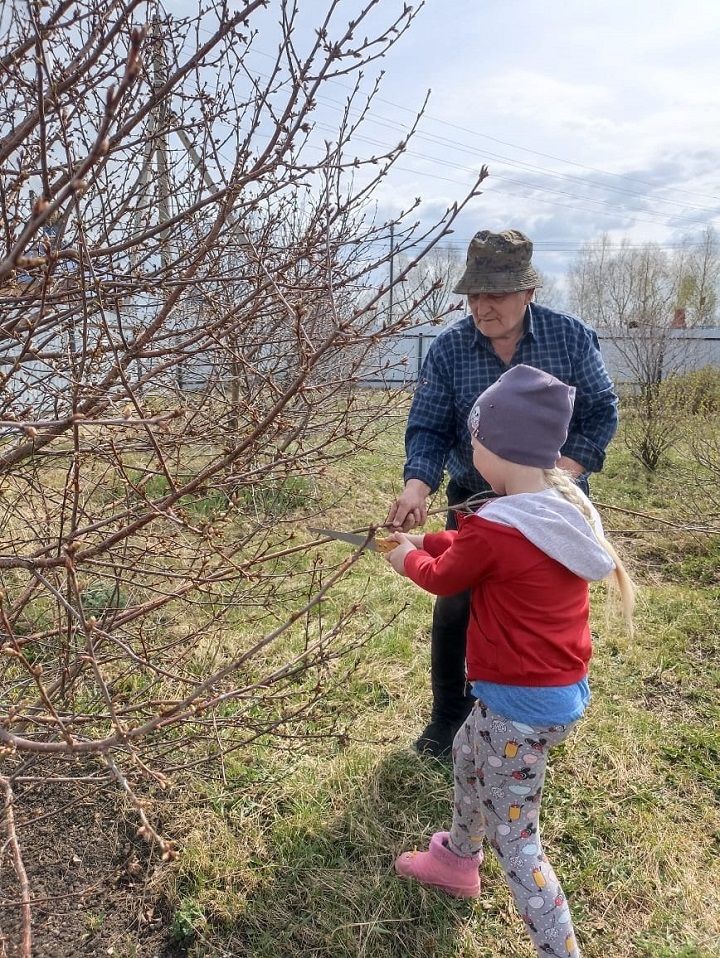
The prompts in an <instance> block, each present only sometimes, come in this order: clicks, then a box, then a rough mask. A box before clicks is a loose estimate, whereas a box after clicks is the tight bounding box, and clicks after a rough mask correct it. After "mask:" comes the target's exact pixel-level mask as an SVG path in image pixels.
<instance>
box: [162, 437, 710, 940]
mask: <svg viewBox="0 0 720 958" xmlns="http://www.w3.org/2000/svg"><path fill="white" fill-rule="evenodd" d="M400 435H401V433H400V430H399V429H396V430H395V432H394V434H393V433H388V434H387V435H386V436H385V437H384V439H383V440H382V443H381V448H379V449H378V451H377V453H373V454H370V453H368V454H364V455H363V456H362V457H358V458H356V459H355V460H354V461H353V462H352V463H350V464H349V466H348V469H347V470H345V468H344V467H343V468H341V467H339V466H338V467H337V474H336V476H335V477H334V478H333V481H334V482H335V483H336V484H337V488H344V489H347V490H348V494H347V495H346V496H344V497H341V501H340V502H338V503H337V504H336V506H335V508H334V509H333V511H332V514H331V515H330V516H329V519H328V521H332V522H337V523H338V524H340V523H342V524H343V525H344V526H346V527H351V526H358V525H361V524H362V523H363V521H369V520H371V519H377V518H382V513H383V511H384V509H385V507H386V504H387V501H388V500H389V498H390V497H391V495H392V494H393V491H394V490H396V489H397V487H398V482H399V480H398V475H399V467H400V464H401V458H402V454H401V450H400V446H399V445H398V442H399V438H400ZM623 458H624V454H623V452H622V450H621V449H620V448H618V449H617V450H616V451H615V452H614V453H613V454H612V456H611V462H610V464H609V465H610V468H609V470H608V474H607V477H603V478H602V479H601V480H598V482H597V484H596V485H597V497H598V498H599V499H604V500H606V501H617V502H622V501H627V500H628V499H630V500H631V501H635V500H636V497H637V496H638V492H637V490H638V488H639V487H640V486H641V485H642V483H643V481H644V480H643V477H641V476H638V475H637V473H636V472H634V471H633V472H628V475H630V479H629V480H628V481H625V480H624V479H623V470H624V469H626V468H627V465H628V463H627V461H625V462H624V461H623ZM673 481H674V480H673V475H672V472H669V473H668V474H667V475H666V476H664V477H663V476H660V477H656V478H655V479H653V481H652V485H651V487H650V488H648V489H646V492H647V493H648V498H650V499H652V501H653V502H654V503H655V506H654V508H656V509H657V508H659V506H658V505H657V504H658V503H662V504H664V507H665V508H667V505H668V503H671V502H672V488H673ZM645 482H646V485H647V481H646V480H645ZM662 485H664V486H665V488H664V490H663V489H661V488H660V487H661V486H662ZM635 541H636V542H637V541H640V540H639V539H636V540H635ZM657 541H658V542H660V541H661V540H659V539H658V540H657ZM642 543H643V545H642V548H640V547H639V546H638V547H637V548H636V551H637V553H638V555H640V556H641V555H642V551H643V549H646V548H650V547H652V545H653V542H652V537H644V538H642ZM656 544H657V543H656ZM658 548H659V546H658ZM341 549H342V547H340V546H338V547H334V546H333V547H328V557H329V558H330V556H332V555H334V553H335V552H336V551H337V550H341ZM678 551H679V546H678V547H677V549H676V554H674V555H673V556H672V560H673V561H672V563H668V564H667V565H666V566H664V567H663V570H661V573H662V574H661V573H659V572H658V571H657V569H654V570H653V571H652V575H651V576H649V577H648V581H647V583H646V588H645V590H644V593H643V596H642V599H641V602H640V607H639V611H638V629H637V636H636V639H635V640H633V641H632V642H631V641H629V640H628V639H627V638H626V637H625V636H624V635H623V634H622V632H621V631H619V630H618V627H617V624H616V623H614V622H613V620H612V619H611V620H609V621H608V620H607V619H606V617H605V615H604V613H603V611H602V607H601V603H596V613H595V622H594V625H595V628H596V630H597V632H598V639H597V642H596V659H595V662H594V668H593V686H594V703H593V705H592V707H591V710H590V711H589V713H588V715H587V717H586V719H585V720H584V722H583V723H582V725H581V726H580V728H579V729H578V731H577V733H576V734H575V735H574V736H573V738H572V740H571V741H569V742H567V743H566V744H565V745H564V746H562V747H561V748H560V749H558V750H557V753H556V754H555V755H554V760H553V762H552V768H551V773H550V776H549V781H548V786H547V797H546V801H545V815H544V838H545V843H546V846H547V848H548V851H549V853H550V855H551V856H552V858H553V860H554V863H555V865H556V868H557V870H558V871H559V873H560V875H561V877H562V880H563V883H564V886H565V890H566V892H567V894H568V897H569V898H570V901H571V904H572V908H573V911H574V915H575V919H576V925H577V929H578V935H579V938H580V942H581V945H582V947H583V953H584V955H585V956H586V958H601V956H602V958H607V956H609V955H612V956H613V958H711V956H717V955H720V949H719V948H718V944H717V942H718V941H720V907H719V906H720V892H719V890H718V883H717V868H716V863H717V855H718V852H719V851H720V848H719V847H718V846H719V844H720V802H719V801H718V800H719V798H720V781H719V779H718V769H719V768H720V754H719V753H718V734H717V730H718V719H719V718H720V714H719V711H718V702H717V687H718V679H719V678H720V675H719V674H718V651H720V650H719V648H718V636H717V625H716V623H717V621H718V611H720V590H718V587H717V585H714V584H708V580H709V581H710V582H711V583H712V579H713V575H712V573H713V570H714V571H715V572H716V571H717V569H716V566H715V565H714V563H715V561H716V560H715V558H714V556H713V554H712V550H710V552H709V554H707V555H706V563H707V565H708V568H706V569H705V571H706V573H707V575H706V576H705V577H703V576H700V577H698V576H696V577H695V579H694V580H693V581H689V582H688V581H687V577H685V578H681V579H680V580H679V581H678V580H677V576H675V575H673V568H676V567H677V563H678V561H681V560H682V556H680V555H679V554H678ZM694 561H697V555H696V556H695V559H694ZM637 571H638V573H639V575H640V577H641V578H642V576H643V566H642V563H641V562H640V563H639V564H638V570H637ZM358 599H359V601H360V602H361V604H362V609H363V615H362V616H361V617H360V618H359V619H358V620H356V621H355V625H354V626H353V628H356V629H361V628H363V627H365V628H368V629H373V628H375V627H376V626H377V625H378V624H379V623H380V622H381V621H383V620H384V619H387V618H389V617H390V616H392V615H393V614H395V613H397V611H398V609H400V608H402V607H404V610H403V611H402V612H400V614H399V615H398V616H397V618H396V619H395V620H394V621H393V623H392V624H391V625H390V626H389V627H388V628H387V630H386V631H385V632H384V633H383V634H381V635H378V636H375V637H374V638H373V639H371V640H370V641H369V643H368V644H367V645H366V647H365V648H364V649H363V650H362V651H361V652H359V653H357V655H358V658H359V667H358V668H357V669H356V671H354V672H353V674H352V676H351V677H350V679H349V680H348V684H347V686H346V687H345V688H344V689H343V690H341V692H339V693H338V692H336V693H333V694H334V699H333V700H331V702H330V703H329V705H330V706H331V708H334V709H335V710H336V712H337V715H338V716H340V717H341V718H342V719H344V721H345V723H346V725H347V730H348V739H347V741H346V743H345V744H344V745H327V744H323V743H319V744H318V745H317V747H316V748H310V747H306V748H305V749H304V750H303V751H302V752H298V751H297V750H294V749H293V747H292V743H287V747H285V748H283V747H282V746H283V743H282V742H281V743H273V742H272V741H267V742H261V743H259V744H258V745H257V746H256V747H255V749H254V751H253V752H252V753H251V754H247V753H245V754H243V755H242V756H234V757H233V758H232V760H228V761H226V763H225V767H224V768H223V769H222V770H215V773H214V774H210V775H207V776H205V777H204V779H203V781H202V782H194V783H192V787H191V788H185V789H184V790H182V791H180V790H178V791H177V793H176V797H175V804H173V805H171V806H170V805H166V806H165V813H166V814H167V816H168V827H170V828H171V830H173V831H174V832H175V833H176V834H180V835H182V834H184V835H185V841H184V847H183V852H182V855H181V857H180V860H179V862H178V863H177V865H176V867H175V868H174V870H173V871H172V872H165V873H164V874H163V876H161V879H160V881H161V883H162V889H163V891H164V893H165V894H166V895H167V896H168V898H169V900H170V902H171V903H172V906H173V908H174V912H175V920H174V926H173V928H174V933H175V937H176V939H177V940H178V942H181V943H182V944H183V945H184V948H185V949H186V951H187V954H188V955H190V956H193V958H200V956H203V958H209V956H220V955H227V956H231V955H232V956H253V958H290V956H297V955H312V956H318V958H320V956H322V958H345V956H347V958H350V956H363V958H394V956H398V958H400V956H409V955H413V956H422V955H433V956H436V958H456V956H457V958H459V956H461V955H462V956H463V958H505V956H507V958H510V956H513V958H516V956H523V958H529V956H530V955H531V953H532V949H531V947H530V945H529V942H526V941H525V938H524V932H523V929H522V922H521V921H520V919H519V918H518V916H517V914H515V912H514V907H513V905H512V904H511V902H510V897H509V893H508V890H507V887H506V886H505V883H504V881H503V880H502V877H501V874H500V872H499V869H498V867H497V865H496V863H495V862H494V861H493V859H492V857H491V856H490V855H489V856H488V860H487V866H486V869H485V893H484V895H483V897H482V899H481V900H479V901H478V902H476V903H473V904H468V903H459V902H456V901H452V900H448V899H446V898H444V897H443V896H441V895H440V894H436V893H434V892H431V891H426V890H423V889H422V888H419V887H418V886H415V885H412V884H406V883H403V882H400V881H399V880H397V879H396V878H395V877H394V875H393V873H392V867H391V866H392V859H393V856H394V854H395V853H396V852H398V851H399V850H401V849H403V848H408V847H413V846H415V845H417V846H419V845H422V844H423V843H424V842H425V841H426V840H427V838H428V836H429V835H430V833H431V832H432V831H434V830H436V829H437V828H439V827H442V826H444V825H445V824H446V823H447V822H448V820H449V814H450V774H449V770H448V769H447V768H446V767H445V766H444V765H442V764H440V763H437V762H432V761H427V760H421V759H419V758H418V757H417V756H415V755H414V754H413V753H412V752H411V751H410V749H409V747H408V746H409V745H410V743H411V741H412V738H413V735H414V734H415V733H416V732H417V730H418V729H419V728H420V727H421V725H422V721H423V718H424V716H425V714H426V711H427V705H428V684H429V683H428V643H427V637H428V629H429V619H430V608H431V604H430V600H429V598H428V597H427V596H426V595H424V594H422V593H420V592H419V591H418V590H416V589H415V588H414V587H413V586H411V585H410V584H409V583H407V582H405V581H400V580H398V579H397V578H396V577H394V575H393V574H392V573H391V572H390V570H389V569H388V568H387V567H386V566H385V565H384V564H383V563H382V561H381V560H380V559H378V558H377V557H375V556H371V555H368V556H366V557H365V558H364V559H363V560H362V561H361V563H360V564H359V566H358V567H356V568H355V569H354V570H353V572H352V574H351V575H350V576H349V577H348V579H347V580H346V581H345V583H343V584H342V586H341V587H340V588H339V589H338V590H337V591H336V593H335V595H334V597H333V598H332V599H331V601H330V605H331V606H332V604H333V603H334V604H335V606H336V607H337V608H341V607H342V605H343V603H347V602H349V601H353V600H358ZM331 612H332V608H329V609H328V614H331Z"/></svg>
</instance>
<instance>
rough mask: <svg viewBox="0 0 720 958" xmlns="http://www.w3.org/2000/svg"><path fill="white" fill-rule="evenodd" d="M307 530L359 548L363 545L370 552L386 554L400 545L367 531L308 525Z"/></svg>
mask: <svg viewBox="0 0 720 958" xmlns="http://www.w3.org/2000/svg"><path fill="white" fill-rule="evenodd" d="M308 532H313V533H314V534H315V535H318V536H326V537H327V538H328V539H337V540H338V541H339V542H347V543H348V544H349V545H351V546H355V547H356V548H360V547H361V546H365V548H366V549H369V550H370V551H371V552H380V553H382V554H383V555H386V554H387V553H388V552H392V551H393V549H395V548H397V546H399V545H400V543H399V542H396V541H395V540H394V539H388V538H385V537H383V536H376V535H372V536H371V535H370V534H369V532H367V533H364V534H363V533H357V532H342V531H341V530H339V529H314V528H312V527H311V526H308Z"/></svg>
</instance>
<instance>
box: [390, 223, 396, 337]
mask: <svg viewBox="0 0 720 958" xmlns="http://www.w3.org/2000/svg"><path fill="white" fill-rule="evenodd" d="M394 299H395V224H394V223H391V224H390V302H389V305H388V319H389V325H392V321H393V306H394V305H395V303H394Z"/></svg>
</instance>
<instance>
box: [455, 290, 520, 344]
mask: <svg viewBox="0 0 720 958" xmlns="http://www.w3.org/2000/svg"><path fill="white" fill-rule="evenodd" d="M533 293H534V290H532V289H524V290H520V292H518V293H470V294H469V295H468V303H469V305H470V312H471V313H472V317H473V319H474V320H475V325H476V326H477V328H478V329H479V330H480V332H481V333H483V334H484V335H485V336H487V337H488V339H519V338H520V336H521V335H522V330H523V321H524V319H525V309H526V307H527V305H528V303H529V302H530V300H531V299H532V297H533Z"/></svg>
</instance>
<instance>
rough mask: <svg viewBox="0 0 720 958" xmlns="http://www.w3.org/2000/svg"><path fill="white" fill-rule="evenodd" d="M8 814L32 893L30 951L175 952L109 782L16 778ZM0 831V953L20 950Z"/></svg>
mask: <svg viewBox="0 0 720 958" xmlns="http://www.w3.org/2000/svg"><path fill="white" fill-rule="evenodd" d="M15 817H16V823H17V831H18V839H19V842H20V846H21V849H22V854H23V860H24V863H25V869H26V871H27V874H28V879H29V882H30V888H31V893H32V897H33V904H32V916H33V948H32V955H33V958H79V956H86V955H93V956H96V955H97V956H115V958H181V956H182V955H183V954H184V952H183V951H182V950H179V949H178V948H177V946H174V945H173V944H172V941H171V935H170V929H169V927H168V915H167V913H164V911H163V906H162V903H161V902H159V901H158V900H156V899H155V898H154V896H153V894H152V892H151V890H150V889H151V885H150V878H151V876H152V870H153V867H155V866H154V865H153V864H151V862H150V856H149V854H148V852H149V849H148V846H147V844H146V843H145V842H144V841H142V840H141V839H139V838H137V837H136V835H135V829H136V827H137V821H135V820H133V818H132V816H131V815H130V814H128V813H126V811H125V810H124V808H123V806H122V800H121V799H120V797H119V795H118V794H117V793H116V792H114V791H112V790H106V791H101V790H96V791H95V792H94V793H93V794H91V795H89V794H88V788H87V786H78V785H76V784H68V783H59V782H51V783H49V784H42V785H40V784H33V785H31V786H25V787H22V786H18V787H17V790H16V803H15ZM0 834H1V835H2V838H1V839H0V958H19V956H20V955H21V949H20V942H21V927H22V925H21V910H20V907H19V905H18V901H19V898H20V886H19V883H18V881H17V877H16V875H15V871H14V869H13V864H12V859H11V857H10V853H9V850H8V848H7V845H6V843H5V838H6V835H5V826H4V822H3V824H2V832H0Z"/></svg>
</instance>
